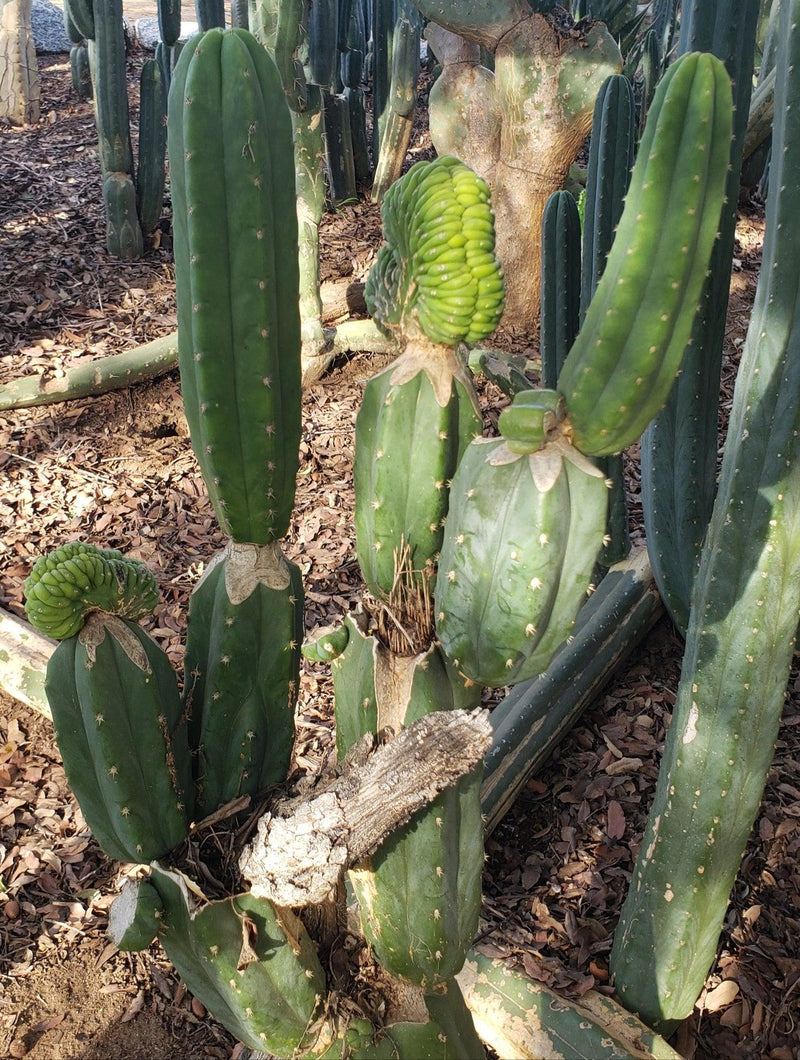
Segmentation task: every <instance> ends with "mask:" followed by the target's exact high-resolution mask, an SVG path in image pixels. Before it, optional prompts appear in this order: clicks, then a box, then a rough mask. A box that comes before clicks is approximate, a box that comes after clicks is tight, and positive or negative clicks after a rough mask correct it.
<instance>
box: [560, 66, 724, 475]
mask: <svg viewBox="0 0 800 1060" xmlns="http://www.w3.org/2000/svg"><path fill="white" fill-rule="evenodd" d="M730 136H731V87H730V80H729V78H728V75H727V73H726V71H725V68H724V66H723V64H722V63H721V62H720V61H719V60H718V59H715V58H714V57H713V56H710V55H705V54H691V55H685V56H683V57H682V58H681V59H680V60H678V62H676V63H674V64H673V65H672V66H671V67H670V69H669V70H668V71H667V74H666V75H665V76H664V78H663V79H662V81H661V83H660V85H659V88H658V91H657V92H656V96H655V99H654V100H653V105H652V107H651V109H650V114H649V116H648V121H647V127H646V129H645V134H644V136H643V138H642V142H641V144H640V147H639V153H638V157H637V160H636V164H635V166H634V169H633V174H632V176H631V183H630V188H629V191H628V196H627V199H626V202H625V208H624V210H623V213H622V217H621V219H620V223H619V227H618V229H617V235H616V237H615V240H614V245H613V247H612V250H611V253H610V254H609V257H608V261H607V263H606V268H605V271H604V273H603V276H602V278H601V280H600V283H599V285H598V288H597V291H596V293H595V296H594V298H593V299H592V302H591V305H590V306H589V308H588V310H587V313H586V318H585V320H584V323H583V326H582V328H581V330H580V332H579V334H578V337H577V339H576V340H575V343H574V345H573V347H572V349H571V350H570V352H569V354H568V356H567V360H566V361H565V363H564V367H563V369H562V372H561V376H560V379H559V389H560V390H561V392H562V393H563V394H564V396H565V398H566V401H567V411H568V414H569V417H570V420H571V421H572V425H573V428H574V441H575V445H576V446H577V447H578V448H579V449H581V451H583V452H585V453H587V454H588V455H592V456H602V455H606V454H610V453H616V452H620V451H621V450H622V449H624V448H625V447H626V446H627V445H629V444H630V443H631V442H633V441H635V440H636V438H638V437H639V435H640V434H641V433H642V431H643V430H644V428H645V427H646V426H647V424H648V422H649V421H650V420H651V419H652V417H653V416H654V415H655V414H656V412H658V410H659V409H660V408H661V407H662V406H663V404H664V402H665V401H666V399H667V396H668V394H669V391H670V388H671V386H672V384H673V381H674V379H675V375H676V372H677V371H678V368H679V366H680V362H681V358H682V357H683V353H684V350H685V348H686V342H687V340H688V338H689V335H690V333H691V328H692V324H693V321H694V316H695V313H696V310H697V307H698V304H699V300H700V295H701V293H702V289H703V284H704V281H705V274H706V269H707V268H708V262H709V258H710V255H711V251H712V248H713V245H714V240H715V238H716V233H717V229H718V225H719V218H720V211H721V208H722V201H723V198H724V192H725V178H726V174H727V168H728V161H729V153H730Z"/></svg>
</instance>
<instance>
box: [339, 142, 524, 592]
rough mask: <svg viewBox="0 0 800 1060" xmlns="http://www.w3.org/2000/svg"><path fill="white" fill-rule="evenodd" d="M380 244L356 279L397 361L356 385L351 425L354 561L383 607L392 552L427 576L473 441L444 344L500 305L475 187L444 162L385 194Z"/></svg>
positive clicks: (469, 333)
mask: <svg viewBox="0 0 800 1060" xmlns="http://www.w3.org/2000/svg"><path fill="white" fill-rule="evenodd" d="M381 213H382V216H383V219H384V234H385V237H386V241H387V242H386V244H385V245H384V246H382V247H381V249H380V251H379V252H378V258H377V261H376V263H375V266H374V267H373V269H372V271H371V272H370V275H369V277H368V279H367V285H366V289H365V297H366V300H367V305H368V306H369V308H370V311H371V312H372V314H373V317H374V319H375V321H376V322H377V323H378V325H379V326H381V327H383V328H385V329H386V330H389V331H393V332H394V333H396V334H397V335H398V336H399V337H400V341H401V343H403V345H404V351H403V353H402V354H401V356H400V357H399V358H398V360H397V361H396V362H395V363H394V364H392V365H390V366H389V368H387V369H385V370H384V371H383V372H381V373H379V374H378V375H377V376H375V377H374V378H373V379H371V380H370V382H369V383H368V384H367V387H366V390H365V393H364V400H363V403H362V405H361V409H360V411H359V415H358V419H357V422H356V455H355V464H354V477H355V490H356V543H357V551H358V559H359V563H360V565H361V569H362V572H363V574H364V578H365V580H366V582H367V585H368V586H369V589H370V591H371V592H372V593H373V594H374V595H375V596H376V597H378V598H380V599H386V598H387V597H388V596H389V595H390V593H391V591H392V588H393V585H394V581H395V571H396V566H397V562H396V560H397V557H396V553H399V552H401V551H402V550H403V548H404V547H406V546H408V547H409V548H410V550H411V551H410V563H411V567H412V569H413V570H414V571H416V572H423V571H424V572H425V576H426V577H427V578H432V577H433V573H434V569H433V568H434V565H435V561H436V556H437V554H438V552H439V549H440V547H441V541H442V530H443V525H444V518H445V515H446V512H447V483H448V481H449V479H450V478H451V477H452V475H453V474H454V472H455V469H456V467H457V465H458V461H459V459H460V458H461V455H462V453H463V451H464V449H465V447H466V446H467V445H468V444H469V442H470V441H471V440H472V438H473V437H474V436H475V435H477V434H480V431H481V419H480V414H479V411H478V403H477V398H476V396H475V392H474V389H473V386H472V383H471V381H470V379H469V376H468V374H467V372H466V370H465V369H464V368H463V367H462V365H461V362H460V361H459V360H458V358H457V356H456V354H455V350H454V346H455V344H456V343H457V342H459V341H476V340H478V339H480V338H483V337H484V336H485V335H487V334H489V332H490V331H492V330H493V329H494V327H495V325H496V324H497V322H498V320H499V319H500V315H501V313H502V309H503V278H502V273H501V271H500V267H499V265H498V263H497V260H496V258H495V257H494V235H493V225H492V212H491V207H490V205H489V194H488V189H487V188H486V185H485V183H484V182H483V181H482V180H481V179H480V178H479V177H477V176H476V175H475V174H474V173H473V172H472V171H471V170H469V169H468V168H467V167H466V166H464V165H462V163H460V162H458V161H457V160H456V159H454V158H452V157H449V156H446V157H443V158H439V159H437V160H436V161H435V162H418V163H417V164H416V165H415V166H412V168H411V169H410V170H409V171H408V173H407V174H406V175H405V176H404V177H403V178H402V179H401V180H399V181H397V182H396V183H395V184H393V185H392V187H391V188H390V189H389V191H388V192H387V194H386V197H385V199H384V202H383V206H382V209H381Z"/></svg>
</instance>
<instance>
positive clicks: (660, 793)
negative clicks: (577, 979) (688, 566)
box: [611, 0, 800, 1027]
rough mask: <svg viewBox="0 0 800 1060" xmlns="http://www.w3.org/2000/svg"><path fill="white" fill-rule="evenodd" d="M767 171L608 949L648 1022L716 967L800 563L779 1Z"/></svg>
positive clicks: (784, 659) (782, 676)
mask: <svg viewBox="0 0 800 1060" xmlns="http://www.w3.org/2000/svg"><path fill="white" fill-rule="evenodd" d="M779 18H780V31H779V37H778V39H779V44H778V58H777V70H778V73H777V77H776V106H775V127H774V133H773V135H774V144H775V151H774V153H773V161H772V164H773V166H774V170H773V178H774V187H775V188H777V189H780V191H779V193H777V194H775V195H774V196H773V195H771V196H770V199H769V201H768V203H767V217H766V236H765V243H764V252H763V260H762V266H761V272H760V276H759V283H758V288H757V292H756V300H755V305H754V307H753V312H752V316H751V319H750V327H749V330H748V334H747V339H746V341H745V346H744V350H743V352H742V359H741V363H740V367H739V374H738V378H737V382H736V389H735V392H734V399H733V409H732V413H731V419H730V423H729V427H728V434H727V439H726V443H725V450H724V454H723V462H722V470H721V473H720V479H719V486H718V491H717V496H716V499H715V502H714V510H713V514H712V517H711V522H710V524H709V528H708V533H707V537H706V542H705V544H704V546H703V550H702V553H701V559H700V567H699V570H698V574H697V577H696V580H695V585H694V590H693V596H692V610H691V615H690V622H689V628H688V631H687V638H686V650H685V653H684V661H683V669H682V674H681V681H680V686H679V689H678V698H677V701H676V704H675V708H674V711H673V718H672V723H671V725H670V729H669V733H668V735H667V744H666V747H665V750H664V757H663V760H662V765H661V769H660V772H659V780H658V786H657V789H656V794H655V799H654V802H653V806H652V807H651V810H650V817H649V821H648V827H647V830H646V833H645V836H644V840H643V843H642V847H641V851H640V854H639V857H638V859H637V863H636V867H635V869H634V874H633V878H632V881H631V888H630V890H629V893H628V897H627V899H626V902H625V906H624V908H623V911H622V916H621V919H620V924H619V927H618V929H617V932H616V935H615V940H614V948H613V950H612V962H611V968H612V973H613V974H614V976H615V979H616V985H617V991H618V994H619V996H620V999H621V1000H622V1002H623V1004H625V1005H626V1006H627V1007H628V1008H630V1009H631V1010H632V1011H636V1012H639V1013H640V1015H641V1016H642V1018H644V1019H645V1020H647V1021H648V1022H651V1023H652V1022H654V1021H658V1022H659V1023H660V1024H662V1025H664V1026H665V1027H670V1026H673V1025H674V1024H675V1022H676V1021H678V1020H681V1019H683V1018H684V1017H685V1016H686V1015H688V1014H689V1013H690V1012H691V1010H692V1008H693V1006H694V1003H695V1000H696V998H697V995H698V994H699V992H700V990H701V988H702V986H703V983H704V980H705V977H706V974H707V972H708V968H709V966H710V964H711V962H712V960H713V959H714V955H715V952H716V947H717V939H718V936H719V931H720V928H721V926H722V922H723V918H724V915H725V910H726V906H727V902H728V897H729V895H730V891H731V888H732V886H733V882H734V879H735V876H736V872H737V870H738V868H739V863H740V860H741V855H742V852H743V850H744V847H745V843H746V841H747V837H748V834H749V832H750V829H751V827H752V825H753V821H754V820H755V817H756V815H757V813H758V809H759V805H760V802H761V798H762V794H763V791H764V785H765V782H766V777H767V772H768V770H769V767H770V763H771V760H772V755H773V745H774V740H775V737H776V735H777V732H778V725H779V722H780V717H781V712H782V709H783V703H784V694H785V689H786V684H787V681H788V676H789V667H790V664H791V659H792V650H793V644H794V640H795V634H796V630H797V601H798V598H800V562H798V554H797V548H796V543H795V542H796V537H795V530H794V528H795V526H796V525H797V524H796V523H795V520H796V519H797V518H798V514H800V452H799V451H798V438H800V418H799V417H798V406H797V402H796V400H795V396H796V394H797V388H798V386H800V378H799V377H798V376H799V374H800V357H798V305H799V304H800V302H799V301H798V292H799V291H800V244H798V240H797V224H796V217H795V214H794V211H795V208H796V207H795V203H796V201H797V196H798V193H800V183H799V182H798V177H799V176H800V129H799V128H798V120H797V111H796V108H797V106H798V92H799V91H800V82H799V81H798V71H800V65H799V64H800V28H799V27H800V2H798V0H789V2H787V3H782V4H781V10H780V15H779Z"/></svg>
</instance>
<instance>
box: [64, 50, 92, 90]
mask: <svg viewBox="0 0 800 1060" xmlns="http://www.w3.org/2000/svg"><path fill="white" fill-rule="evenodd" d="M69 71H70V76H71V78H72V87H73V88H74V89H75V91H76V92H77V93H78V95H79V96H80V98H81V99H91V98H92V71H91V69H90V67H89V49H88V48H87V47H86V45H85V44H74V45H73V46H72V47H71V48H70V50H69Z"/></svg>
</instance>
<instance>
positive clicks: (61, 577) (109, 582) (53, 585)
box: [25, 541, 158, 640]
mask: <svg viewBox="0 0 800 1060" xmlns="http://www.w3.org/2000/svg"><path fill="white" fill-rule="evenodd" d="M157 603H158V586H157V585H156V580H155V578H154V577H153V575H152V573H151V572H150V571H149V570H148V569H147V567H146V566H145V564H144V563H142V562H140V561H139V560H136V559H130V558H129V557H127V556H124V555H123V554H122V553H121V552H118V551H117V550H116V549H113V548H97V547H96V546H95V545H90V544H87V543H85V542H82V541H70V542H68V543H67V544H66V545H61V546H60V547H59V548H57V549H55V550H54V551H53V552H50V553H48V554H47V555H46V556H40V557H39V559H37V561H36V563H34V565H33V570H32V571H31V573H30V574H29V575H28V577H27V579H26V580H25V610H26V611H27V614H28V619H29V620H30V622H31V625H33V626H35V627H36V629H38V630H39V632H40V633H44V634H45V636H47V637H53V638H54V639H55V640H65V639H66V638H67V637H72V636H74V635H75V634H76V633H78V632H79V631H80V630H81V628H82V627H83V624H84V622H85V621H86V616H87V615H88V614H89V613H90V612H91V611H105V612H107V613H108V614H112V615H119V616H120V617H121V618H129V619H131V620H136V619H138V618H144V617H145V615H149V614H151V613H152V612H153V611H154V610H155V608H156V604H157Z"/></svg>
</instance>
